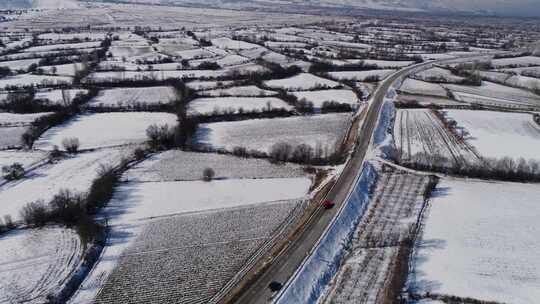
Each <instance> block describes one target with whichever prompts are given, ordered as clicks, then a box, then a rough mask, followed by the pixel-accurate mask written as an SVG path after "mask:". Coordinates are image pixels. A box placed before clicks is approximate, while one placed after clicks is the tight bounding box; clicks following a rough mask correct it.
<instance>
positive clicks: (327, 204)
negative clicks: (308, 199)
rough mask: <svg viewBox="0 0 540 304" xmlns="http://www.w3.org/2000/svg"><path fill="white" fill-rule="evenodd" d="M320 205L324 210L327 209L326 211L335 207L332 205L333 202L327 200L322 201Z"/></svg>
mask: <svg viewBox="0 0 540 304" xmlns="http://www.w3.org/2000/svg"><path fill="white" fill-rule="evenodd" d="M322 205H323V207H324V209H327V210H328V209H332V208H334V206H335V205H336V204H334V202H333V201H331V200H328V199H327V200H324V201H323V203H322Z"/></svg>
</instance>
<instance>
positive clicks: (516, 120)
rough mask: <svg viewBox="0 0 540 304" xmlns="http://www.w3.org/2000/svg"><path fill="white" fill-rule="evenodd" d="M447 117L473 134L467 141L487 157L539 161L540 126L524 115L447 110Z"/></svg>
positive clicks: (528, 115)
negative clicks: (522, 158)
mask: <svg viewBox="0 0 540 304" xmlns="http://www.w3.org/2000/svg"><path fill="white" fill-rule="evenodd" d="M447 112H448V116H449V117H450V118H453V119H454V120H456V122H457V124H458V126H460V127H463V128H465V129H466V130H467V131H468V132H469V133H470V138H469V139H468V141H469V143H471V144H472V145H473V146H474V147H475V148H476V149H477V150H478V152H479V153H480V154H481V155H482V156H484V157H495V158H502V157H505V156H509V157H512V158H520V157H524V158H525V159H529V158H532V159H536V160H540V154H539V153H538V151H540V126H538V125H536V124H535V122H534V121H533V118H532V115H530V114H523V113H507V112H491V111H466V110H448V111H447Z"/></svg>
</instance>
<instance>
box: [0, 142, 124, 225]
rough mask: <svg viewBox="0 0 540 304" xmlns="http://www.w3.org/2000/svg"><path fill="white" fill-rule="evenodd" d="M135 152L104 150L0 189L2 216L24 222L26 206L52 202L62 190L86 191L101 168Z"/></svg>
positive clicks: (41, 170)
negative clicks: (21, 214)
mask: <svg viewBox="0 0 540 304" xmlns="http://www.w3.org/2000/svg"><path fill="white" fill-rule="evenodd" d="M129 153H131V149H127V148H124V149H101V150H97V151H93V152H85V153H80V154H77V155H74V156H70V157H68V158H67V159H64V160H61V161H59V162H58V163H55V164H47V165H44V166H40V167H39V168H37V169H35V170H33V171H31V172H29V173H27V174H26V176H25V178H24V179H22V180H19V181H13V182H10V183H7V184H4V185H3V186H2V187H0V217H3V216H4V215H6V214H9V215H11V216H12V217H13V219H14V220H19V219H20V211H21V210H22V208H23V207H24V205H25V204H27V203H30V202H34V201H37V200H43V201H44V202H46V203H48V202H49V201H50V200H51V199H52V198H53V196H54V195H56V194H58V192H60V190H62V189H69V190H72V191H75V192H86V191H88V190H89V189H90V185H91V184H92V181H93V180H94V178H95V177H96V176H97V170H98V169H99V167H100V165H117V164H118V163H119V162H120V159H121V158H122V157H123V156H126V155H129Z"/></svg>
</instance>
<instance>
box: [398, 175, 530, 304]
mask: <svg viewBox="0 0 540 304" xmlns="http://www.w3.org/2000/svg"><path fill="white" fill-rule="evenodd" d="M539 196H540V187H539V186H538V185H536V184H518V183H496V182H492V183H490V182H479V181H469V180H442V182H441V183H440V184H439V186H438V188H437V190H436V192H435V196H434V198H433V199H432V202H431V208H430V210H429V213H428V217H427V219H426V222H425V226H424V231H423V235H422V240H421V241H420V244H419V248H418V249H417V250H418V252H417V256H416V259H415V271H414V272H413V273H412V275H410V277H409V279H412V282H413V285H414V288H415V289H416V291H417V292H418V293H424V292H430V293H436V294H444V295H454V296H458V297H471V298H475V299H479V300H484V301H497V302H501V303H514V304H526V303H527V304H528V303H535V302H536V301H537V299H538V298H539V297H540V259H539V257H540V246H539V244H538V235H539V234H540V224H539V222H538V214H539V212H540V205H539V204H538V197H539Z"/></svg>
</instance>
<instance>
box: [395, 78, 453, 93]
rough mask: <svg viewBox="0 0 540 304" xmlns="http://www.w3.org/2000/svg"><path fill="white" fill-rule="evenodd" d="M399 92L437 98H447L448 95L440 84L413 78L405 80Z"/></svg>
mask: <svg viewBox="0 0 540 304" xmlns="http://www.w3.org/2000/svg"><path fill="white" fill-rule="evenodd" d="M399 90H400V91H402V92H404V93H408V94H418V95H430V96H437V97H446V96H447V95H448V93H447V92H446V90H445V89H444V88H443V87H442V86H441V85H440V84H437V83H430V82H425V81H422V80H416V79H412V78H407V79H405V81H404V82H403V83H402V84H401V87H400V88H399Z"/></svg>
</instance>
